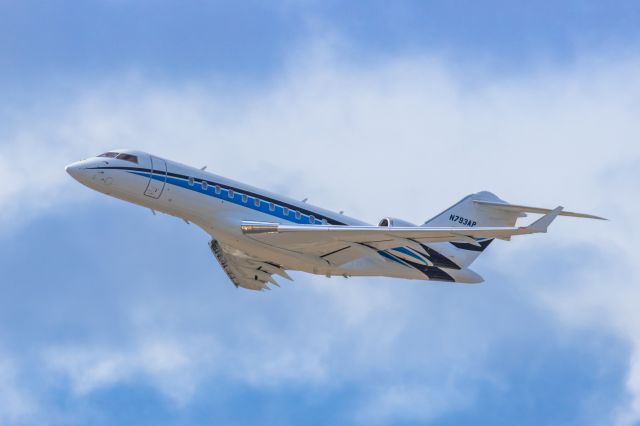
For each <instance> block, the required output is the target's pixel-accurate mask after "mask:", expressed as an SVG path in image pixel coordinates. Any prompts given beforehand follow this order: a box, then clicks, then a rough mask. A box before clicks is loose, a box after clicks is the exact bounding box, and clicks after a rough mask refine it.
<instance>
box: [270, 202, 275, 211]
mask: <svg viewBox="0 0 640 426" xmlns="http://www.w3.org/2000/svg"><path fill="white" fill-rule="evenodd" d="M275 209H276V205H275V204H273V203H269V210H271V211H275Z"/></svg>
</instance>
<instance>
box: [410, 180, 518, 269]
mask: <svg viewBox="0 0 640 426" xmlns="http://www.w3.org/2000/svg"><path fill="white" fill-rule="evenodd" d="M476 201H485V202H488V203H486V204H482V203H477V202H476ZM498 203H499V204H503V205H506V204H507V203H506V202H505V201H503V200H501V199H500V198H498V197H497V196H496V195H495V194H492V193H491V192H487V191H482V192H478V193H476V194H471V195H468V196H466V197H464V198H463V199H462V200H460V201H458V202H457V203H456V204H454V205H453V206H451V207H449V208H448V209H447V210H445V211H444V212H442V213H440V214H439V215H437V216H435V217H433V218H432V219H429V220H428V221H426V222H425V223H424V225H422V226H434V227H436V226H442V227H470V228H471V227H481V226H482V227H484V226H491V227H493V226H515V223H516V221H517V220H518V218H519V217H524V216H526V215H525V214H524V213H523V212H522V211H519V210H505V209H501V208H496V207H494V206H493V205H492V204H498ZM491 241H493V240H492V239H481V240H477V244H472V243H458V242H452V243H432V244H429V246H430V247H432V248H433V249H434V250H436V251H438V252H440V253H442V254H443V255H445V256H446V257H448V258H449V259H451V260H452V261H453V262H455V263H456V264H457V265H459V266H460V267H461V268H466V267H468V266H469V265H471V263H473V261H474V260H476V258H477V257H478V256H479V255H480V254H481V253H482V252H483V251H484V250H485V249H486V248H487V246H488V245H489V244H490V243H491Z"/></svg>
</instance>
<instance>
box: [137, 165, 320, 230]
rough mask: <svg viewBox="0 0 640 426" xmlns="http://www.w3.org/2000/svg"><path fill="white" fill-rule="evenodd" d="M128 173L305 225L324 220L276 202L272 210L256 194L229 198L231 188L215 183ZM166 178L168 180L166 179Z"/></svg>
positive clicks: (237, 195)
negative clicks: (257, 202)
mask: <svg viewBox="0 0 640 426" xmlns="http://www.w3.org/2000/svg"><path fill="white" fill-rule="evenodd" d="M127 172H128V173H131V174H134V175H138V176H142V177H146V178H149V177H150V178H151V179H154V180H157V181H159V182H165V181H166V183H168V184H171V185H174V186H178V187H180V188H184V189H188V190H190V191H194V192H197V193H200V194H203V195H208V196H210V197H213V198H217V199H219V200H222V201H226V202H229V203H233V204H236V205H238V206H242V207H245V208H248V209H251V210H254V211H258V212H261V213H265V214H268V215H270V216H275V217H278V218H280V219H284V220H288V221H290V222H294V223H298V224H304V225H308V224H313V225H322V224H323V223H322V220H320V219H317V218H315V220H314V221H313V222H311V221H310V219H309V215H306V214H304V213H300V219H298V218H296V215H295V211H293V210H292V209H290V208H289V212H288V214H287V215H285V214H284V207H282V206H278V205H277V204H275V203H274V210H273V211H272V210H270V209H269V204H270V203H268V202H266V201H264V200H261V199H260V198H256V197H254V196H249V195H247V202H246V203H245V202H243V201H242V196H243V194H242V193H240V192H237V191H233V197H232V198H229V190H228V189H226V188H220V193H219V194H216V190H215V188H216V187H215V185H209V186H208V187H207V189H206V190H205V189H202V184H200V183H194V184H193V185H189V182H188V181H187V180H185V179H180V178H175V177H172V176H165V175H164V174H162V175H156V174H151V173H147V172H137V171H131V170H128V171H127ZM165 179H166V180H165ZM256 199H258V200H260V205H259V206H256V205H255V200H256Z"/></svg>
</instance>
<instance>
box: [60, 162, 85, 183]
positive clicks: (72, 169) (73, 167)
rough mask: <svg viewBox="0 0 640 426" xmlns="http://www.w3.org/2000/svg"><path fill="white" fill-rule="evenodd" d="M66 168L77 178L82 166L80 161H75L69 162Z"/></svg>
mask: <svg viewBox="0 0 640 426" xmlns="http://www.w3.org/2000/svg"><path fill="white" fill-rule="evenodd" d="M64 169H65V171H66V172H67V173H69V174H70V175H71V177H72V178H74V179H76V180H77V179H78V177H80V173H81V172H80V171H81V169H82V167H81V166H80V162H75V163H71V164H69V165H68V166H67V167H65V168H64Z"/></svg>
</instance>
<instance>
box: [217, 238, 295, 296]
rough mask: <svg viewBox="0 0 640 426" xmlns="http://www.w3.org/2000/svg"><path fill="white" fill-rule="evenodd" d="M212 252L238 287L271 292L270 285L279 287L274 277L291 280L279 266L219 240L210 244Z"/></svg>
mask: <svg viewBox="0 0 640 426" xmlns="http://www.w3.org/2000/svg"><path fill="white" fill-rule="evenodd" d="M209 247H210V248H211V252H212V253H213V255H214V256H215V257H216V259H217V260H218V262H219V263H220V266H222V269H223V270H224V272H225V273H226V274H227V276H228V277H229V279H230V280H231V282H233V284H234V285H235V286H236V287H244V288H248V289H250V290H258V291H261V290H269V287H268V283H271V284H274V285H276V286H278V287H279V285H278V283H277V282H276V280H274V279H273V275H274V274H275V275H280V276H281V277H283V278H286V279H288V280H291V277H290V276H289V275H288V274H287V273H286V271H285V270H284V269H282V268H281V267H280V266H279V265H276V264H274V263H271V262H267V261H264V260H262V259H258V258H255V257H252V256H249V255H247V254H246V253H244V252H242V251H240V250H237V249H234V248H233V247H227V246H224V245H222V244H220V243H219V242H218V241H217V240H211V241H210V242H209Z"/></svg>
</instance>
